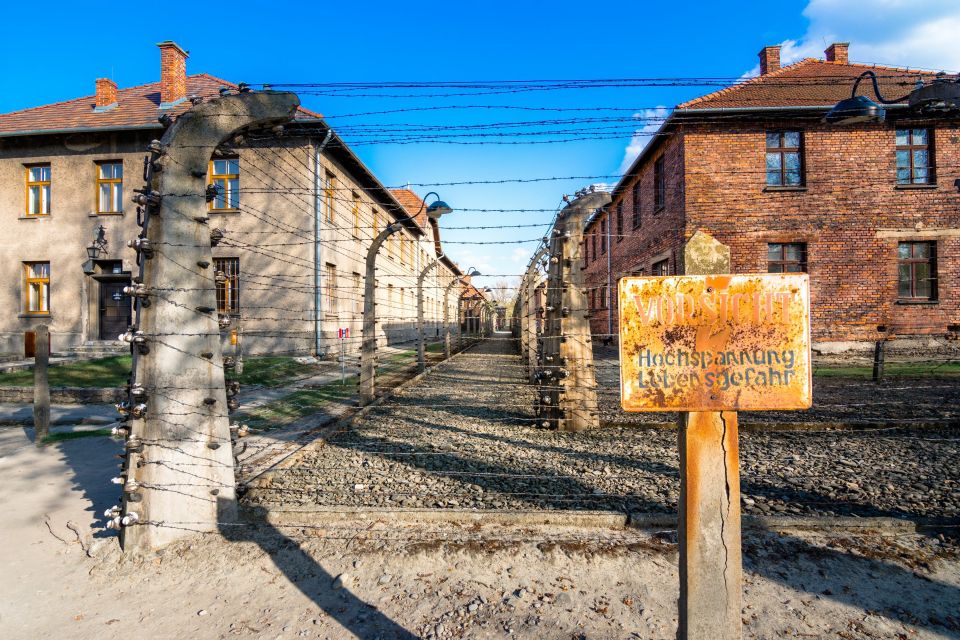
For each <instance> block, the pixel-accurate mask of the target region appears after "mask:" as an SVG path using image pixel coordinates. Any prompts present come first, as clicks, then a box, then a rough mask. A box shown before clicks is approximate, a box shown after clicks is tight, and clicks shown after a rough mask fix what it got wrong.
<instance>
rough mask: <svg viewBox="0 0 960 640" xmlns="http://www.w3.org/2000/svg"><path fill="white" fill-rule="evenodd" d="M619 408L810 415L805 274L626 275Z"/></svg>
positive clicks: (622, 284)
mask: <svg viewBox="0 0 960 640" xmlns="http://www.w3.org/2000/svg"><path fill="white" fill-rule="evenodd" d="M619 301H620V389H621V401H622V404H623V408H624V409H625V410H626V411H725V410H761V409H808V408H809V407H810V404H811V402H812V394H811V363H810V282H809V278H808V276H807V274H749V275H710V276H667V277H649V278H623V279H621V280H620V286H619Z"/></svg>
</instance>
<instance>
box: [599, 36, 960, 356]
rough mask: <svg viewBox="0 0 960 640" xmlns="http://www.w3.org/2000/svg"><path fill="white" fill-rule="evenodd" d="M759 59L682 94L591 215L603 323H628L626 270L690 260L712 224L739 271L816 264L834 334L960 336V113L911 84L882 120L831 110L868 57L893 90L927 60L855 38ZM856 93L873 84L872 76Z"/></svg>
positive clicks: (844, 337) (863, 339) (814, 288)
mask: <svg viewBox="0 0 960 640" xmlns="http://www.w3.org/2000/svg"><path fill="white" fill-rule="evenodd" d="M760 68H761V74H760V75H759V76H758V77H756V78H752V79H750V80H746V81H744V82H741V83H738V84H736V85H734V86H732V87H729V88H726V89H723V90H721V91H717V92H714V93H711V94H708V95H705V96H702V97H700V98H697V99H695V100H691V101H689V102H685V103H683V104H681V105H678V106H677V107H676V109H675V110H674V111H673V112H672V114H671V115H670V116H669V118H667V120H666V121H665V122H664V124H663V125H662V126H661V127H660V129H659V130H658V132H657V133H656V134H655V135H654V136H653V137H652V139H651V141H650V142H649V144H648V145H647V146H646V148H645V149H644V150H643V151H642V153H641V154H640V156H639V157H638V158H637V160H636V161H635V162H634V163H633V165H632V166H631V168H630V170H629V171H628V172H627V173H626V175H625V176H624V178H623V179H622V180H621V181H620V182H619V183H618V184H617V185H616V187H615V188H614V190H613V201H612V202H611V204H610V205H609V206H608V207H607V208H606V209H604V210H603V211H600V212H598V213H597V214H596V215H595V216H594V217H593V218H592V220H591V221H590V223H589V224H588V227H587V229H586V242H585V246H584V247H583V248H582V255H583V256H584V258H585V262H586V274H587V276H586V277H587V285H588V287H589V293H588V297H589V300H590V303H591V307H592V309H593V313H592V319H591V322H592V329H593V332H594V333H595V334H598V336H599V335H610V334H612V335H614V336H615V335H616V334H617V332H618V327H617V319H616V283H617V280H618V279H619V278H621V277H622V276H625V275H672V274H682V273H683V263H682V247H683V245H684V243H685V242H686V240H688V239H689V238H690V237H691V236H692V235H693V234H694V233H696V232H697V231H698V230H702V231H704V232H706V233H709V234H710V235H712V236H714V237H715V238H717V239H718V240H719V241H720V242H722V243H724V244H727V245H729V246H730V247H731V260H732V269H733V271H734V272H736V273H750V272H753V273H756V272H768V271H806V272H809V274H810V281H811V305H812V325H813V326H812V330H813V340H814V342H815V344H816V345H818V346H819V347H820V348H822V349H824V350H829V349H831V348H833V349H838V348H845V347H849V346H851V345H850V343H851V342H857V343H872V342H874V341H876V340H877V339H878V338H881V337H884V336H898V337H903V336H908V335H912V336H916V335H926V336H940V337H957V336H958V332H960V285H958V283H960V193H958V186H957V185H958V184H960V182H958V183H957V184H955V180H956V179H957V178H960V119H956V118H953V119H950V118H945V117H943V116H926V117H924V116H922V115H921V114H919V113H918V112H916V111H915V110H913V109H911V108H909V106H908V105H907V103H906V101H905V100H904V101H903V102H901V103H897V104H894V105H889V106H888V107H887V117H886V121H885V122H884V123H879V124H876V123H870V124H855V125H831V124H827V123H826V122H824V119H823V118H824V115H825V114H826V113H827V112H828V111H829V110H830V109H831V108H832V107H833V106H834V105H835V104H836V103H837V102H839V101H840V100H842V99H844V98H849V97H850V93H851V89H852V87H853V83H854V81H855V79H856V78H857V76H859V75H860V74H861V73H863V72H864V71H866V70H868V69H870V70H873V71H874V72H875V73H876V74H877V76H878V77H879V84H880V90H881V93H882V95H883V96H884V97H885V98H888V99H891V98H894V97H899V96H902V95H905V94H908V93H909V92H910V91H911V90H912V89H914V88H915V86H916V83H917V80H918V79H922V80H924V81H925V82H927V83H929V82H931V81H932V80H933V77H934V76H933V74H931V73H930V72H922V73H921V72H918V71H912V70H909V69H898V68H889V67H876V66H867V65H860V64H851V63H849V62H848V58H847V45H846V44H834V45H831V46H830V47H829V48H828V49H827V51H826V59H825V60H818V59H813V58H808V59H805V60H802V61H800V62H797V63H796V64H792V65H789V66H786V67H782V68H781V67H780V50H779V47H766V48H764V49H763V50H762V51H761V52H760ZM858 95H865V96H868V97H870V98H874V95H873V90H872V88H871V87H870V82H869V81H865V82H862V83H861V85H860V88H859V90H858ZM611 302H612V304H611ZM611 306H612V307H613V313H612V314H610V313H609V311H610V307H611Z"/></svg>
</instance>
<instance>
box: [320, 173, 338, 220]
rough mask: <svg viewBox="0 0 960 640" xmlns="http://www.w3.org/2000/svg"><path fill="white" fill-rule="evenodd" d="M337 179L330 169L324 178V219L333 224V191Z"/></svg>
mask: <svg viewBox="0 0 960 640" xmlns="http://www.w3.org/2000/svg"><path fill="white" fill-rule="evenodd" d="M336 180H337V179H336V178H335V177H334V176H333V174H332V173H330V172H329V171H328V172H327V175H326V177H325V178H324V180H323V219H324V220H325V221H326V222H328V223H331V224H332V223H333V192H334V188H335V186H336Z"/></svg>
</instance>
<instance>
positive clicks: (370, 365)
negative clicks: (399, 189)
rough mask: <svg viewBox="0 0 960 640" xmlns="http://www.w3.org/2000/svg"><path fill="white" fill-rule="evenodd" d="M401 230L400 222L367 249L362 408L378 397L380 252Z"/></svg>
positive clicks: (361, 388)
mask: <svg viewBox="0 0 960 640" xmlns="http://www.w3.org/2000/svg"><path fill="white" fill-rule="evenodd" d="M399 230H400V225H399V224H398V223H396V222H394V223H392V224H389V225H387V227H386V228H385V229H384V230H383V231H381V232H380V233H379V234H378V235H377V237H376V238H374V239H373V242H371V243H370V248H368V249H367V264H366V275H365V276H364V281H363V331H362V334H363V340H362V341H361V343H360V406H362V407H363V406H366V405H368V404H370V403H371V402H373V399H374V398H375V397H376V381H375V380H376V375H377V368H376V362H375V354H376V352H377V301H376V295H377V289H376V286H377V252H378V251H380V247H381V246H383V243H384V242H386V240H387V238H389V237H390V236H391V235H393V234H394V233H396V232H397V231H399Z"/></svg>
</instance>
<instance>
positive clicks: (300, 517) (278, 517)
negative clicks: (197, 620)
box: [249, 506, 627, 529]
mask: <svg viewBox="0 0 960 640" xmlns="http://www.w3.org/2000/svg"><path fill="white" fill-rule="evenodd" d="M249 512H250V516H251V517H252V518H253V519H261V520H265V521H266V522H268V523H270V524H274V525H279V526H296V525H298V524H302V525H308V526H314V525H334V524H340V523H343V522H345V521H351V520H352V521H360V522H371V521H378V520H382V521H384V522H389V523H396V524H427V523H430V524H438V523H446V524H458V523H469V524H487V525H502V526H538V525H540V526H544V525H552V526H565V527H597V528H607V529H622V528H624V527H625V526H626V525H627V514H625V513H621V512H617V511H532V510H531V511H481V510H472V509H402V508H401V509H384V508H378V507H321V506H317V507H302V508H284V509H269V508H263V507H258V508H253V509H250V510H249Z"/></svg>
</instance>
